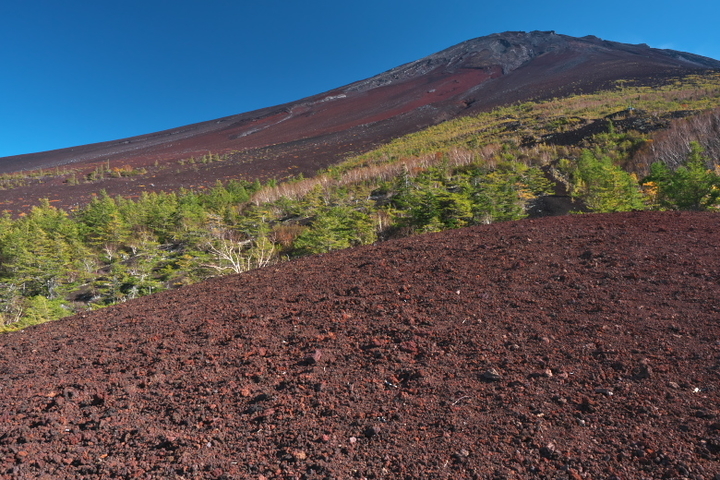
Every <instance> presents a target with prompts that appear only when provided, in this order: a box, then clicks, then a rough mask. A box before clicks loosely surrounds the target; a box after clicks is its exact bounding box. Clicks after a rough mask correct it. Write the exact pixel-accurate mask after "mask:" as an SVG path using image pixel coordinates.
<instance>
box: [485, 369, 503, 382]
mask: <svg viewBox="0 0 720 480" xmlns="http://www.w3.org/2000/svg"><path fill="white" fill-rule="evenodd" d="M480 377H481V378H482V379H483V380H487V381H488V382H497V381H499V380H500V379H501V378H502V375H500V373H499V372H498V371H497V370H495V369H494V368H491V369H489V370H486V371H485V372H483V373H482V375H480Z"/></svg>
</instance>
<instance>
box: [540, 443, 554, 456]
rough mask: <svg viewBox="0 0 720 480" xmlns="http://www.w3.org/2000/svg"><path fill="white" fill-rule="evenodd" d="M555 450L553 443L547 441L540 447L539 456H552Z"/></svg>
mask: <svg viewBox="0 0 720 480" xmlns="http://www.w3.org/2000/svg"><path fill="white" fill-rule="evenodd" d="M555 450H556V448H555V444H554V443H548V444H547V445H545V446H544V447H542V448H541V449H540V456H542V457H543V458H553V457H554V456H555Z"/></svg>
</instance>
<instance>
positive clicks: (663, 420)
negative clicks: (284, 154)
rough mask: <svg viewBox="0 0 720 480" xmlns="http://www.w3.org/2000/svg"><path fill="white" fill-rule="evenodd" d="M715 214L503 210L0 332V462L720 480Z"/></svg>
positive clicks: (118, 474) (200, 474)
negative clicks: (503, 219) (527, 215)
mask: <svg viewBox="0 0 720 480" xmlns="http://www.w3.org/2000/svg"><path fill="white" fill-rule="evenodd" d="M719 226H720V215H718V214H702V213H647V212H646V213H628V214H614V215H578V216H565V217H551V218H545V219H538V220H525V221H520V222H514V223H499V224H493V225H487V226H480V227H474V228H469V229H462V230H456V231H451V232H446V233H442V234H432V235H424V236H418V237H413V238H407V239H402V240H397V241H390V242H386V243H383V244H379V245H375V246H369V247H363V248H357V249H351V250H346V251H342V252H337V253H333V254H328V255H323V256H317V257H310V258H305V259H301V260H297V261H292V262H289V263H285V264H282V265H277V266H274V267H270V268H266V269H262V270H256V271H253V272H249V273H247V274H244V275H240V276H231V277H225V278H217V279H213V280H211V281H208V282H205V283H202V284H198V285H194V286H190V287H187V288H183V289H179V290H175V291H169V292H165V293H162V294H159V295H154V296H151V297H146V298H143V299H139V300H137V301H133V302H128V303H127V304H124V305H121V306H117V307H112V308H109V309H105V310H100V311H96V312H92V313H89V314H86V315H80V316H75V317H70V318H67V319H65V320H62V321H58V322H54V323H51V324H45V325H41V326H38V327H34V328H29V329H27V330H25V331H22V332H18V333H13V334H7V335H3V336H0V405H2V407H1V409H0V479H3V480H4V479H25V478H27V479H30V478H32V479H71V478H72V479H83V478H84V479H101V478H102V479H107V478H128V479H130V478H170V479H172V478H177V479H182V478H209V479H245V478H251V479H258V480H261V479H275V478H278V479H344V478H388V479H395V478H398V479H400V478H402V479H411V478H433V479H443V478H447V479H465V478H468V479H471V478H478V479H523V478H533V479H534V478H538V479H556V478H560V479H573V480H576V479H655V478H658V479H660V478H672V479H675V478H688V479H708V480H715V479H718V478H720V416H719V415H720V407H719V405H720V402H719V400H720V398H719V397H720V391H719V390H718V388H720V375H719V374H720V341H719V339H720V273H719V272H720V260H719V258H718V252H719V251H720V236H719V235H718V227H719Z"/></svg>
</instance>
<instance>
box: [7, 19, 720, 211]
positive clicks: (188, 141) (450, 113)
mask: <svg viewBox="0 0 720 480" xmlns="http://www.w3.org/2000/svg"><path fill="white" fill-rule="evenodd" d="M713 68H714V69H717V68H720V62H718V61H716V60H712V59H709V58H705V57H700V56H697V55H693V54H689V53H682V52H676V51H672V50H658V49H653V48H650V47H648V46H646V45H628V44H622V43H616V42H609V41H604V40H601V39H599V38H596V37H584V38H574V37H569V36H566V35H559V34H556V33H555V32H530V33H525V32H505V33H501V34H495V35H490V36H487V37H481V38H477V39H474V40H469V41H467V42H464V43H461V44H459V45H456V46H454V47H451V48H449V49H447V50H444V51H442V52H439V53H436V54H433V55H430V56H428V57H426V58H423V59H421V60H418V61H415V62H412V63H408V64H406V65H402V66H400V67H397V68H395V69H392V70H389V71H387V72H385V73H382V74H380V75H377V76H375V77H372V78H370V79H368V80H363V81H360V82H356V83H353V84H351V85H347V86H345V87H341V88H338V89H336V90H332V91H329V92H325V93H322V94H319V95H315V96H312V97H308V98H305V99H302V100H298V101H296V102H291V103H287V104H284V105H279V106H275V107H269V108H265V109H262V110H257V111H253V112H248V113H243V114H239V115H234V116H230V117H226V118H221V119H218V120H213V121H209V122H203V123H198V124H194V125H188V126H184V127H178V128H176V129H172V130H167V131H163V132H157V133H152V134H148V135H142V136H138V137H133V138H128V139H122V140H117V141H111V142H104V143H98V144H93V145H84V146H78V147H75V148H68V149H63V150H55V151H50V152H41V153H35V154H28V155H19V156H15V157H6V158H2V159H0V173H11V172H19V171H23V170H25V171H28V170H37V169H51V173H53V172H55V169H56V168H58V169H75V170H77V171H78V175H77V176H78V178H80V179H82V178H83V176H84V175H85V174H87V173H89V172H91V171H93V170H94V169H95V168H97V167H99V166H106V165H108V164H109V165H110V167H111V168H121V167H123V166H125V165H128V166H130V167H135V168H140V167H142V168H146V169H147V170H148V173H147V174H146V175H141V176H136V177H131V178H119V179H116V178H111V179H106V180H104V181H96V182H93V183H83V182H82V181H81V182H80V183H79V184H77V185H71V184H69V183H68V182H67V180H68V176H60V177H53V176H47V177H45V178H41V179H36V180H32V181H30V182H29V183H28V184H26V185H25V186H23V188H22V189H17V188H16V189H9V190H0V209H7V210H10V211H13V212H19V211H22V210H27V209H28V208H29V206H31V205H33V204H36V203H37V200H38V199H39V198H49V199H50V201H51V202H53V204H55V205H57V206H63V207H72V206H74V205H77V204H83V203H85V202H87V200H88V198H89V197H90V195H91V194H92V193H94V192H98V191H100V190H101V189H104V190H106V191H107V192H108V193H110V194H111V195H117V194H122V195H127V196H133V195H139V194H140V193H141V192H143V191H148V190H166V191H167V190H177V189H179V188H181V187H186V188H200V187H207V186H211V185H213V184H214V183H215V182H216V180H218V179H219V180H226V179H228V178H241V179H246V180H254V179H256V178H259V179H268V178H284V177H287V176H289V175H296V174H299V173H303V174H305V175H308V174H312V173H314V172H316V171H317V170H318V169H320V168H324V167H327V166H328V165H331V164H332V163H335V162H337V161H338V160H339V159H342V158H343V157H345V156H347V155H349V154H351V153H352V152H355V153H359V152H363V151H366V150H368V149H370V148H372V147H374V146H376V145H378V144H380V143H384V142H387V141H388V140H390V139H392V138H395V137H398V136H400V135H403V134H406V133H410V132H414V131H417V130H420V129H422V128H425V127H427V126H429V125H433V124H436V123H439V122H442V121H444V120H448V119H450V118H454V117H457V116H460V115H468V114H472V113H474V112H479V111H483V110H488V109H491V108H493V107H496V106H499V105H507V104H510V103H513V102H517V101H524V100H531V99H533V100H537V99H543V98H550V97H557V96H562V95H566V94H570V93H580V92H592V91H596V90H597V89H598V88H601V87H607V86H608V85H611V84H612V82H613V81H615V80H618V79H625V80H638V81H642V82H643V83H647V82H658V81H663V79H667V78H668V77H672V76H676V75H680V74H685V73H689V72H693V71H702V70H707V69H713ZM208 152H213V153H218V154H225V155H228V157H227V159H226V160H225V161H224V162H220V163H211V164H202V163H196V164H190V163H188V162H182V163H181V161H184V160H187V159H190V158H191V157H195V158H199V157H201V156H203V155H205V154H207V153H208Z"/></svg>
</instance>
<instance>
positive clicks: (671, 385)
mask: <svg viewBox="0 0 720 480" xmlns="http://www.w3.org/2000/svg"><path fill="white" fill-rule="evenodd" d="M668 387H670V388H673V389H675V390H679V389H680V385H678V384H677V383H675V382H668Z"/></svg>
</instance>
